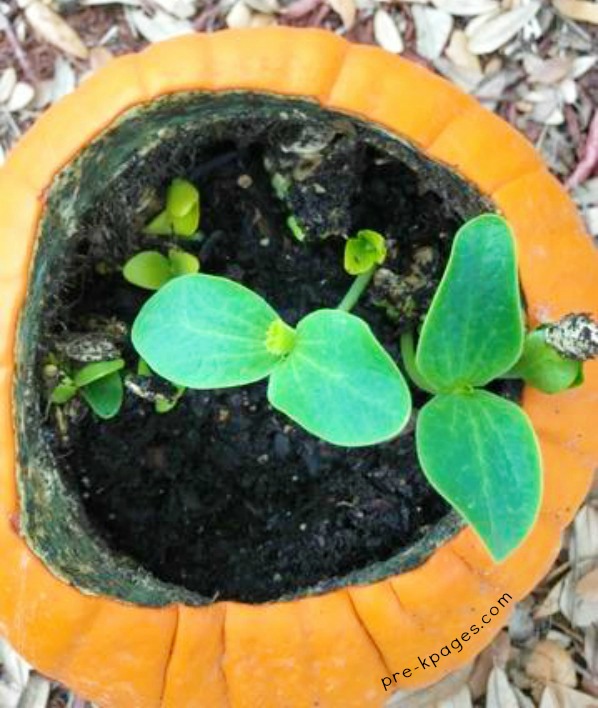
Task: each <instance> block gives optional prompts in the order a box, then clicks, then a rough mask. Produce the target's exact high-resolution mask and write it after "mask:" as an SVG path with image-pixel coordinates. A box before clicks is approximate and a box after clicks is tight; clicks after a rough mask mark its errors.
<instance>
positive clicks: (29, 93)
mask: <svg viewBox="0 0 598 708" xmlns="http://www.w3.org/2000/svg"><path fill="white" fill-rule="evenodd" d="M34 98H35V89H34V88H33V86H31V85H30V84H28V83H25V82H24V81H19V82H17V84H16V86H15V87H14V89H13V91H12V93H11V94H10V98H9V99H8V101H7V103H6V107H7V108H8V110H9V111H10V112H11V113H16V112H17V111H22V110H23V108H27V106H28V105H29V104H30V103H31V102H32V101H33V99H34Z"/></svg>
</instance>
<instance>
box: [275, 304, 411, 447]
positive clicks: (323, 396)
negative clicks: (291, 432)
mask: <svg viewBox="0 0 598 708" xmlns="http://www.w3.org/2000/svg"><path fill="white" fill-rule="evenodd" d="M268 398H269V399H270V402H271V403H272V405H273V406H274V407H275V408H277V409H278V410H280V411H282V412H283V413H286V415H288V416H289V417H290V418H292V419H293V420H295V421H296V422H297V423H299V425H301V426H302V427H303V428H305V429H306V430H308V431H309V432H310V433H313V434H314V435H318V436H319V437H321V438H323V439H324V440H327V441H328V442H331V443H335V444H336V445H345V446H348V447H357V446H361V445H374V444H375V443H379V442H382V441H384V440H389V439H390V438H393V437H394V436H395V435H397V434H398V433H399V432H400V431H401V429H402V428H403V427H404V425H405V424H406V423H407V420H408V419H409V415H410V413H411V398H410V394H409V389H408V388H407V384H406V383H405V380H404V379H403V376H402V374H401V372H400V371H399V370H398V368H397V367H396V365H395V363H394V362H393V360H392V359H391V358H390V356H389V355H388V354H387V353H386V351H385V350H384V349H383V348H382V346H381V345H380V344H379V343H378V341H377V340H376V338H375V337H374V335H373V334H372V332H371V330H370V328H369V327H368V326H367V324H365V322H363V321H362V320H360V319H359V318H358V317H355V316H354V315H350V314H348V313H346V312H341V311H339V310H319V311H317V312H314V313H312V314H310V315H308V316H307V317H305V318H304V319H303V320H301V322H300V323H299V324H298V325H297V336H296V340H295V346H294V348H293V350H292V351H291V353H290V354H289V355H288V356H287V357H286V359H283V360H282V361H281V362H280V363H279V364H278V365H277V366H276V368H275V369H274V371H273V372H272V375H271V377H270V383H269V387H268Z"/></svg>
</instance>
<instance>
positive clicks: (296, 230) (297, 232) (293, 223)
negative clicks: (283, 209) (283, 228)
mask: <svg viewBox="0 0 598 708" xmlns="http://www.w3.org/2000/svg"><path fill="white" fill-rule="evenodd" d="M287 226H288V227H289V231H290V232H291V233H292V234H293V236H294V238H296V239H297V241H299V242H300V243H301V242H302V241H305V231H304V230H303V229H302V228H301V226H300V225H299V222H298V221H297V217H296V216H289V217H287Z"/></svg>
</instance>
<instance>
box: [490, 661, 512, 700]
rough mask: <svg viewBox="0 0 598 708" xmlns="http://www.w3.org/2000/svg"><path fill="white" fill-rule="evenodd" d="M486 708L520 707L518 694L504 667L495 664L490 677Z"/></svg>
mask: <svg viewBox="0 0 598 708" xmlns="http://www.w3.org/2000/svg"><path fill="white" fill-rule="evenodd" d="M486 708H519V703H518V701H517V695H516V693H515V691H514V689H513V686H511V684H510V682H509V678H508V676H507V674H506V671H505V670H504V669H501V668H500V667H499V666H495V667H494V668H493V669H492V672H491V673H490V678H489V679H488V695H487V697H486Z"/></svg>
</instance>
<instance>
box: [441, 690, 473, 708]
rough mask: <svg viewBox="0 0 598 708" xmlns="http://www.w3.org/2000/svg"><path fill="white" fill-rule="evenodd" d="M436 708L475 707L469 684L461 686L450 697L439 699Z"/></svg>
mask: <svg viewBox="0 0 598 708" xmlns="http://www.w3.org/2000/svg"><path fill="white" fill-rule="evenodd" d="M436 708H473V702H472V700H471V693H470V692H469V688H468V687H467V686H461V688H460V689H459V690H458V691H457V692H456V693H455V694H453V695H452V696H450V697H449V698H444V699H443V700H441V701H438V703H436Z"/></svg>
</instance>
